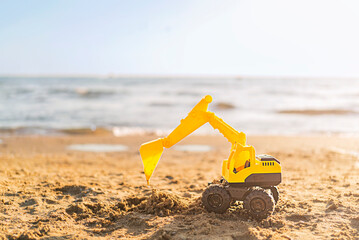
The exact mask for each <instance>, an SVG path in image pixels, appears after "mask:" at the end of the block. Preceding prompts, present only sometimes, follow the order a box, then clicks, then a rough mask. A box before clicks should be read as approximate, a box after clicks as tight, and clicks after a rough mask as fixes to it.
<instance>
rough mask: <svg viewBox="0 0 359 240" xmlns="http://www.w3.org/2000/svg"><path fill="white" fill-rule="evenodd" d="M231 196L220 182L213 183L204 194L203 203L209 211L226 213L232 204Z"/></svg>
mask: <svg viewBox="0 0 359 240" xmlns="http://www.w3.org/2000/svg"><path fill="white" fill-rule="evenodd" d="M230 203H231V197H230V195H229V193H228V191H227V190H226V189H225V188H224V187H223V186H222V185H220V184H212V185H210V186H208V187H207V188H206V190H204V192H203V194H202V204H203V206H204V208H205V209H206V210H207V211H208V212H215V213H224V212H225V211H226V210H227V209H228V208H229V206H230Z"/></svg>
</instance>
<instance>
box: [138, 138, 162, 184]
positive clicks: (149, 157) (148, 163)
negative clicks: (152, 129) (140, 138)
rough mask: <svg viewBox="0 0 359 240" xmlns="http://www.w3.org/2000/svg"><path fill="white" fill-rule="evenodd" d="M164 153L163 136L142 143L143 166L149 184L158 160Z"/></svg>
mask: <svg viewBox="0 0 359 240" xmlns="http://www.w3.org/2000/svg"><path fill="white" fill-rule="evenodd" d="M162 153H163V144H162V138H159V139H156V140H153V141H151V142H147V143H144V144H142V145H141V147H140V154H141V159H142V162H143V168H144V172H145V176H146V180H147V184H148V185H149V184H150V178H151V176H152V173H153V171H154V170H155V168H156V166H157V163H158V161H159V160H160V158H161V155H162Z"/></svg>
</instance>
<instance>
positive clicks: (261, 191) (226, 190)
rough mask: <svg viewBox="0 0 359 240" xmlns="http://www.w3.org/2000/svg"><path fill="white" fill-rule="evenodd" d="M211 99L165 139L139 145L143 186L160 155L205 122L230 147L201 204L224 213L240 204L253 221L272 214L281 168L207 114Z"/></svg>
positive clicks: (242, 134) (274, 160) (239, 134)
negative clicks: (233, 203) (218, 173)
mask: <svg viewBox="0 0 359 240" xmlns="http://www.w3.org/2000/svg"><path fill="white" fill-rule="evenodd" d="M210 102H212V97H211V96H209V95H207V96H205V97H204V98H202V100H201V101H200V102H199V103H198V104H197V105H196V106H195V107H194V108H193V109H192V110H191V112H190V113H189V114H188V116H187V117H186V118H185V119H182V120H181V123H180V125H179V126H177V128H176V129H174V130H173V131H172V132H171V133H170V134H169V135H168V136H167V137H165V138H159V139H157V140H154V141H151V142H147V143H144V144H142V145H141V147H140V154H141V158H142V161H143V165H144V173H145V175H146V180H147V184H149V180H150V178H151V175H152V173H153V171H154V169H155V167H156V165H157V163H158V161H159V159H160V157H161V155H162V153H163V148H170V147H172V146H173V145H175V144H176V143H178V142H179V141H181V140H182V139H183V138H185V137H186V136H188V135H189V134H191V133H192V132H193V131H195V130H196V129H197V128H199V127H201V126H202V125H203V124H205V123H207V122H208V123H209V124H210V125H211V126H212V127H213V128H214V129H218V130H219V132H220V133H222V134H223V136H224V137H225V138H227V139H228V141H229V142H230V143H231V144H232V148H231V152H230V155H229V157H228V159H226V160H224V161H223V164H222V179H221V180H220V182H219V183H216V184H215V183H209V184H208V187H207V188H206V189H205V191H204V192H203V194H202V204H203V206H204V207H205V208H206V209H207V210H208V211H209V212H215V213H224V212H225V211H226V210H227V209H228V208H229V207H230V204H231V203H232V202H235V201H243V207H244V208H245V209H247V210H248V211H249V213H250V214H251V215H252V216H253V217H254V218H256V219H263V218H266V217H267V216H269V215H270V214H272V212H273V210H274V206H275V204H276V203H277V201H278V198H279V193H278V189H277V187H276V186H277V185H278V184H279V183H280V182H281V178H282V177H281V165H280V163H279V161H278V160H277V159H275V158H274V157H272V156H269V155H257V156H256V155H255V150H254V148H253V147H252V146H250V145H246V135H245V134H244V133H242V132H238V131H236V130H235V129H234V128H232V127H231V126H229V125H228V124H227V123H225V122H224V121H223V120H222V119H220V118H219V117H217V116H216V115H215V114H214V113H213V112H209V111H207V109H208V104H209V103H210Z"/></svg>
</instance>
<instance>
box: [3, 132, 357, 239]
mask: <svg viewBox="0 0 359 240" xmlns="http://www.w3.org/2000/svg"><path fill="white" fill-rule="evenodd" d="M154 138H155V136H130V137H113V136H111V135H107V134H104V133H103V134H97V135H81V134H79V135H74V136H56V137H44V136H21V137H15V136H12V137H1V139H2V143H1V144H0V161H1V167H0V238H4V239H5V238H10V239H16V238H20V239H39V238H43V239H73V238H79V239H90V238H104V239H109V238H112V239H118V238H124V239H126V238H128V239H359V214H358V213H359V175H358V174H359V154H357V152H359V139H358V138H336V137H278V136H273V137H270V136H265V137H261V136H255V137H249V138H248V143H249V144H252V145H253V146H254V147H255V148H256V151H257V153H268V154H271V155H273V156H275V157H276V158H278V159H279V160H280V161H281V163H282V167H283V183H281V184H280V185H279V190H280V200H279V202H278V204H277V206H276V208H275V212H274V214H273V216H271V217H269V218H268V219H265V220H263V221H261V222H257V221H255V220H252V219H250V218H249V217H248V215H247V214H246V212H245V211H244V210H243V209H242V205H241V203H237V204H236V205H235V206H233V207H231V208H230V209H229V211H228V212H227V213H225V214H214V213H207V212H206V211H204V210H203V209H202V207H201V206H200V203H199V201H198V198H199V196H200V195H201V193H202V191H203V189H204V188H205V187H206V184H207V182H209V181H212V180H213V179H215V178H218V177H219V176H220V171H221V162H222V160H223V159H224V158H226V157H227V155H228V153H229V148H230V145H229V143H228V142H226V140H225V139H224V138H223V137H221V136H209V137H200V136H194V137H190V138H188V139H186V140H185V141H184V142H182V143H181V144H206V145H210V146H211V147H212V150H211V151H209V152H184V151H178V150H174V149H170V150H166V151H165V153H164V155H163V157H162V159H161V161H160V162H159V165H158V167H157V169H156V171H155V173H154V176H153V178H152V179H151V181H152V186H151V187H147V186H146V181H145V179H144V175H143V172H142V170H143V169H142V162H141V160H140V156H139V153H138V148H139V145H140V144H141V143H143V142H145V141H148V140H152V139H154ZM81 143H91V144H95V143H102V144H104V143H107V144H124V145H126V146H128V150H126V151H125V152H106V153H101V152H95V153H91V152H81V151H74V150H67V148H66V147H67V146H68V145H70V144H81Z"/></svg>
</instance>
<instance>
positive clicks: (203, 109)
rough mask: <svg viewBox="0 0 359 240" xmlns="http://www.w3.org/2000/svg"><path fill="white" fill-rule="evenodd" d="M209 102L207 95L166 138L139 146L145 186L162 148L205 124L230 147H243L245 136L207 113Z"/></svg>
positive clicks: (210, 98)
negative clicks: (227, 142) (236, 145)
mask: <svg viewBox="0 0 359 240" xmlns="http://www.w3.org/2000/svg"><path fill="white" fill-rule="evenodd" d="M211 102H212V97H211V96H209V95H207V96H205V97H204V98H202V100H201V101H200V102H199V103H198V104H197V105H196V106H195V107H194V108H193V109H192V110H191V112H190V113H189V114H188V115H187V117H186V118H184V119H182V120H181V123H180V125H178V126H177V127H176V128H175V129H174V130H173V131H172V132H171V133H170V134H169V135H168V136H167V137H165V138H159V139H157V140H154V141H151V142H147V143H144V144H142V145H141V147H140V154H141V158H142V162H143V166H144V172H145V176H146V180H147V184H149V180H150V178H151V176H152V173H153V171H154V170H155V168H156V166H157V163H158V161H159V160H160V158H161V155H162V153H163V148H170V147H172V146H173V145H175V144H176V143H178V142H179V141H181V140H182V139H184V138H185V137H187V136H188V135H189V134H191V133H192V132H194V131H195V130H196V129H198V128H200V127H201V126H202V125H204V124H205V123H207V122H208V123H209V124H210V125H211V126H212V127H213V128H214V129H218V130H219V131H220V133H222V134H223V136H224V137H226V138H227V139H228V141H229V142H230V143H232V145H233V144H241V145H243V146H245V144H246V136H245V134H244V133H242V132H241V133H239V132H238V131H237V130H235V129H234V128H232V127H231V126H229V125H228V124H227V123H225V122H224V121H223V120H222V119H220V118H219V117H217V116H216V115H215V114H214V113H212V112H209V111H208V104H209V103H211Z"/></svg>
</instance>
